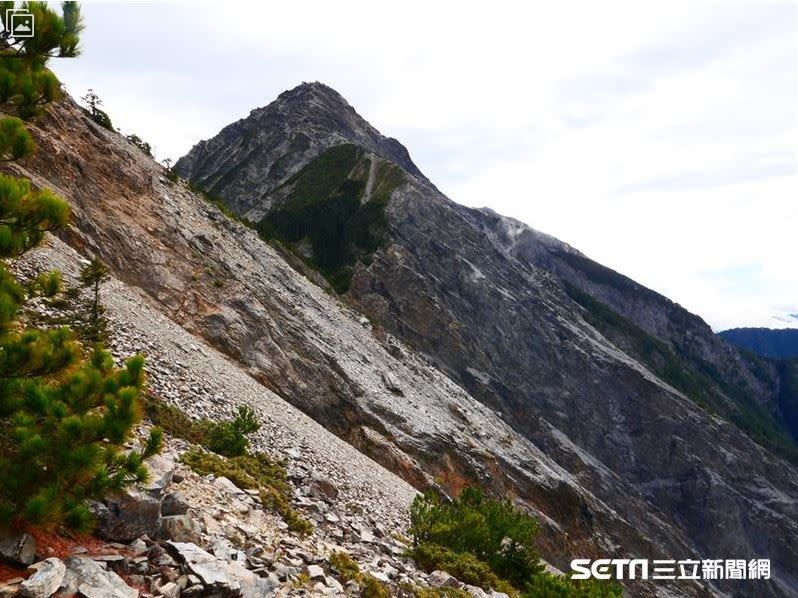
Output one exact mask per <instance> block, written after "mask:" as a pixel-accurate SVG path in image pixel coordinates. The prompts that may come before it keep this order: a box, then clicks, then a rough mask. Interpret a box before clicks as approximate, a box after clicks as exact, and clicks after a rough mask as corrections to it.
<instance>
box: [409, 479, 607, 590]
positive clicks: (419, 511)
mask: <svg viewBox="0 0 798 598" xmlns="http://www.w3.org/2000/svg"><path fill="white" fill-rule="evenodd" d="M410 519H411V528H410V531H411V533H412V534H413V546H412V548H411V549H410V551H409V554H410V556H411V557H412V558H413V559H414V560H415V561H416V563H417V564H418V566H419V567H421V568H422V569H424V570H425V571H433V570H435V569H440V570H443V571H447V572H448V573H449V574H451V575H453V576H454V577H456V578H457V579H458V580H460V581H462V582H464V583H467V584H469V585H473V586H479V587H480V588H482V589H483V590H486V591H489V590H497V591H500V592H505V593H507V594H510V595H518V594H519V592H523V593H524V596H529V597H530V598H531V597H532V596H536V597H537V596H544V597H546V596H551V597H552V598H554V597H559V596H569V597H570V596H577V597H585V598H598V597H609V596H619V595H620V593H621V588H620V586H619V585H618V584H614V583H605V582H595V583H593V582H590V583H581V582H574V581H572V580H570V579H569V578H567V577H559V576H555V575H552V574H551V573H548V572H547V571H545V570H544V569H543V566H542V565H541V564H540V559H539V557H538V554H537V551H536V550H535V549H534V541H535V536H536V535H537V529H538V528H537V522H536V521H535V520H534V519H533V518H532V517H530V516H529V515H527V514H526V513H524V512H523V511H521V510H520V509H519V508H517V507H515V506H514V505H513V504H512V503H511V502H509V501H498V500H493V499H491V498H488V497H486V496H485V495H484V494H483V493H482V492H481V491H480V490H478V489H476V488H466V489H464V490H463V492H462V493H461V495H460V496H459V497H458V498H457V499H455V500H454V501H451V502H443V501H441V500H440V499H439V498H438V497H436V496H435V495H432V494H428V495H426V496H418V497H417V498H416V499H415V501H413V505H412V507H411V510H410Z"/></svg>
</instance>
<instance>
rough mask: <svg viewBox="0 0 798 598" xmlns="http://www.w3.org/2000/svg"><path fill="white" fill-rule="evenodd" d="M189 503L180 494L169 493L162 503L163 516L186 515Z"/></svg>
mask: <svg viewBox="0 0 798 598" xmlns="http://www.w3.org/2000/svg"><path fill="white" fill-rule="evenodd" d="M188 508H189V505H188V501H186V499H185V497H184V496H183V495H182V494H180V493H179V492H169V493H168V494H167V495H166V496H164V497H163V500H162V501H161V515H163V516H164V517H167V516H172V515H185V514H186V513H188Z"/></svg>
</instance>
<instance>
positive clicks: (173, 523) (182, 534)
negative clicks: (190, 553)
mask: <svg viewBox="0 0 798 598" xmlns="http://www.w3.org/2000/svg"><path fill="white" fill-rule="evenodd" d="M201 531H202V530H201V528H200V525H199V523H197V522H196V521H194V520H193V519H192V518H191V517H189V516H188V515H170V516H168V517H161V527H160V532H159V537H160V538H162V539H164V540H174V541H175V542H191V543H194V544H198V543H200V542H201V541H202V538H201V536H200V532H201Z"/></svg>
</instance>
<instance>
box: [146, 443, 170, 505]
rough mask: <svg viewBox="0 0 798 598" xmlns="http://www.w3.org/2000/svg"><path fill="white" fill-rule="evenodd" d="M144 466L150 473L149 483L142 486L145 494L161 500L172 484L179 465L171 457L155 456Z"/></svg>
mask: <svg viewBox="0 0 798 598" xmlns="http://www.w3.org/2000/svg"><path fill="white" fill-rule="evenodd" d="M144 464H145V465H146V466H147V469H148V470H149V472H150V478H149V481H148V482H147V483H146V484H143V485H142V489H143V490H144V491H145V492H148V493H149V494H151V495H152V496H153V497H154V498H160V497H161V495H162V494H163V491H164V489H165V488H166V487H167V486H168V485H169V484H171V483H172V478H173V477H174V475H175V468H176V467H177V464H176V463H175V460H174V458H173V457H171V456H170V455H163V454H161V455H153V456H152V457H150V458H149V459H147V460H146V461H145V462H144Z"/></svg>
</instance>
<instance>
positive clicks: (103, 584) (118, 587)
mask: <svg viewBox="0 0 798 598" xmlns="http://www.w3.org/2000/svg"><path fill="white" fill-rule="evenodd" d="M64 564H65V565H66V574H65V575H64V581H63V584H62V588H63V590H64V594H66V595H70V594H77V595H78V596H82V597H83V598H138V595H139V592H138V590H134V589H133V588H131V587H130V586H128V585H127V584H126V583H125V582H124V580H122V578H121V577H119V576H118V575H117V574H116V573H114V572H113V571H108V570H107V569H104V568H103V567H102V565H100V564H99V563H98V562H96V561H94V560H92V559H90V558H86V557H80V556H73V557H70V558H68V559H67V560H66V561H65V563H64Z"/></svg>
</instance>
